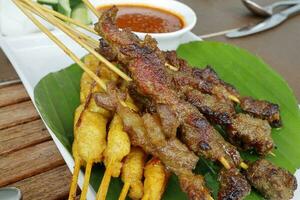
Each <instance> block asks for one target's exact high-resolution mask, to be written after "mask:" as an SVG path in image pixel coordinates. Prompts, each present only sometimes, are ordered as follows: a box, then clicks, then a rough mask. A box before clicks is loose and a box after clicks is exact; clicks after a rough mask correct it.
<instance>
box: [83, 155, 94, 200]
mask: <svg viewBox="0 0 300 200" xmlns="http://www.w3.org/2000/svg"><path fill="white" fill-rule="evenodd" d="M92 166H93V161H91V160H89V161H88V162H87V164H86V166H85V173H84V182H83V187H82V193H81V195H80V200H85V199H86V194H87V190H88V187H89V182H90V177H91V171H92Z"/></svg>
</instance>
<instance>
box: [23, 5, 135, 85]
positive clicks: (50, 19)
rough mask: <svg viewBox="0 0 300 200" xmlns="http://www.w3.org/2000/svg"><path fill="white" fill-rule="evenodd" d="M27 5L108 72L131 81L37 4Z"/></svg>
mask: <svg viewBox="0 0 300 200" xmlns="http://www.w3.org/2000/svg"><path fill="white" fill-rule="evenodd" d="M26 3H27V4H30V5H31V7H32V8H34V9H35V10H36V11H37V12H38V15H39V16H41V17H42V18H44V19H45V20H46V21H48V22H50V23H51V24H53V25H54V26H57V27H58V28H59V29H61V30H62V31H63V32H64V33H66V34H67V35H68V36H70V37H71V38H72V39H73V40H74V41H75V42H77V43H78V44H80V45H81V46H82V47H83V48H85V49H86V50H87V51H88V52H90V53H91V54H93V55H94V56H95V57H96V58H98V59H99V60H100V61H101V62H103V63H104V64H105V65H106V66H107V67H108V68H109V69H110V70H112V71H114V72H115V73H116V74H118V75H119V76H120V77H122V78H123V79H125V80H126V81H132V79H131V78H130V77H129V76H127V75H126V74H125V73H124V72H122V71H121V70H120V69H118V68H117V67H116V66H114V65H113V64H112V63H111V62H109V61H108V60H107V59H106V58H104V57H103V56H102V55H100V54H99V53H98V52H96V51H95V50H94V49H93V48H91V47H90V46H89V45H87V44H85V43H84V42H82V41H81V40H80V39H79V38H77V37H76V36H74V34H72V33H71V32H70V31H69V30H68V29H67V28H66V27H65V26H63V25H62V24H61V23H59V22H60V20H58V19H57V18H55V17H53V16H52V15H49V14H47V13H43V12H42V10H41V9H40V8H39V7H37V6H36V4H37V3H34V2H32V1H30V0H29V1H28V0H26Z"/></svg>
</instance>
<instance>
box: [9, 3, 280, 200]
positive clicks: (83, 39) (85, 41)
mask: <svg viewBox="0 0 300 200" xmlns="http://www.w3.org/2000/svg"><path fill="white" fill-rule="evenodd" d="M13 2H14V3H15V4H16V5H17V6H18V7H19V8H20V10H22V11H23V12H24V14H25V15H26V16H27V17H28V18H29V19H30V20H31V21H32V22H33V23H34V24H35V25H36V26H37V27H38V28H40V29H41V31H42V32H44V33H45V34H46V35H47V36H48V37H49V38H50V39H51V40H52V41H53V42H55V43H56V44H57V45H58V46H59V47H60V48H61V49H62V50H63V51H64V52H65V53H66V54H67V55H68V56H69V57H70V58H72V59H73V60H74V62H76V63H77V64H78V65H79V66H80V67H81V68H82V69H83V70H84V71H85V72H87V73H88V74H89V75H90V76H91V77H92V78H93V79H94V80H95V81H96V82H97V83H98V84H99V85H100V86H101V87H102V88H103V89H104V90H106V85H105V83H104V82H103V80H101V79H100V78H99V77H98V76H97V75H95V74H94V72H92V71H91V70H90V69H88V68H87V67H86V66H85V64H84V63H83V62H82V61H81V60H80V59H79V58H78V57H77V56H76V55H75V54H74V53H73V52H72V51H71V50H70V49H68V48H67V47H66V46H65V45H64V44H63V43H62V42H61V41H60V40H59V39H58V38H57V37H56V36H54V35H53V34H52V33H51V32H50V31H49V30H48V29H47V28H46V27H45V26H44V25H42V24H41V23H40V22H39V21H38V20H37V19H35V17H34V16H33V15H32V14H31V13H30V12H28V11H27V10H30V11H32V12H34V13H36V14H37V15H39V16H41V17H43V18H44V19H45V20H47V21H50V22H52V23H53V25H58V26H59V27H61V28H62V29H63V30H64V32H66V33H67V34H68V35H69V36H70V37H72V39H74V40H75V41H76V42H78V43H79V44H81V45H82V46H83V47H84V48H86V49H89V50H88V51H90V52H91V53H92V52H93V54H94V55H95V54H96V55H95V56H96V57H97V58H98V59H99V60H101V61H102V62H104V63H105V64H106V65H107V66H108V67H109V68H110V69H112V70H113V71H114V72H115V73H117V74H118V75H120V76H121V77H122V78H124V79H125V80H127V81H131V78H130V77H128V76H127V75H126V74H124V73H123V72H122V71H120V70H119V69H117V68H116V67H115V66H114V65H113V64H111V63H110V62H109V61H107V60H106V59H105V58H104V57H102V56H101V55H100V54H98V53H97V52H96V51H94V50H93V49H92V48H94V47H95V46H96V45H93V44H94V43H95V44H97V46H98V43H96V40H94V39H92V38H90V37H88V36H85V34H83V33H81V32H80V31H77V30H74V29H72V27H71V26H69V25H67V24H65V23H64V22H62V21H60V20H58V19H57V18H55V17H53V16H51V15H50V16H49V14H42V10H44V11H46V12H48V13H50V14H53V15H54V16H56V17H58V18H61V19H63V20H66V21H70V19H69V18H68V17H62V16H59V15H58V14H57V13H56V12H55V11H53V12H50V11H49V9H47V8H43V6H40V5H36V4H35V3H33V2H29V1H26V0H23V2H21V1H18V0H13ZM24 8H26V9H24ZM46 9H47V10H46ZM60 15H61V14H60ZM51 17H53V18H54V19H52V18H51ZM71 23H72V22H71ZM73 24H75V25H78V26H79V27H81V28H84V29H85V30H88V31H90V32H93V33H96V32H95V31H91V30H92V29H90V28H87V26H85V25H82V24H80V25H79V23H77V22H75V20H73ZM97 42H98V41H97ZM166 66H167V67H169V68H170V69H172V70H174V71H177V70H178V68H176V67H174V66H172V65H169V64H168V63H166ZM228 97H229V98H230V99H231V100H232V101H234V102H237V103H240V101H239V99H238V98H237V97H235V96H233V95H229V96H228ZM121 103H122V104H124V106H126V104H125V102H121ZM270 155H273V156H276V155H275V154H274V153H272V152H270ZM219 161H220V162H221V163H222V165H224V167H225V168H226V169H229V168H230V165H229V163H228V162H227V160H226V159H225V158H224V157H222V158H220V159H219ZM240 167H241V168H243V169H248V167H249V166H248V165H247V164H246V163H244V162H241V163H240ZM79 168H80V167H77V168H76V165H75V169H74V173H75V172H76V173H77V171H79ZM86 170H87V171H86V173H88V174H89V173H90V169H89V168H87V169H86ZM75 178H76V176H75ZM74 187H75V193H76V185H75V186H73V190H72V191H74ZM129 187H130V184H128V183H125V184H124V187H123V190H122V193H121V195H120V199H121V197H122V196H124V195H125V197H126V195H127V192H128V189H129ZM85 188H86V187H85ZM86 190H87V189H86ZM83 192H84V191H83Z"/></svg>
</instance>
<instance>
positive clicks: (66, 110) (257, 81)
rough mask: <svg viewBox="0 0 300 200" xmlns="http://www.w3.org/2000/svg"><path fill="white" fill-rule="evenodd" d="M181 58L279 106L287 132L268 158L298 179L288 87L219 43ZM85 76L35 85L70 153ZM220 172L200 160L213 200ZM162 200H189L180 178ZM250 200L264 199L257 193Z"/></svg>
mask: <svg viewBox="0 0 300 200" xmlns="http://www.w3.org/2000/svg"><path fill="white" fill-rule="evenodd" d="M177 53H178V55H179V56H180V57H182V58H184V59H186V60H187V61H188V62H189V63H190V64H191V65H192V66H195V67H205V66H207V65H210V66H212V67H213V68H214V69H215V70H216V71H217V73H218V74H219V76H220V77H221V78H222V79H223V80H225V81H226V82H229V83H231V84H233V85H234V86H235V87H236V88H237V89H238V90H239V91H240V92H241V94H242V95H245V96H246V95H248V96H252V97H255V98H257V99H265V100H268V101H271V102H274V103H277V104H279V105H280V109H281V116H282V121H283V127H282V128H280V129H273V130H272V137H273V139H274V141H275V143H276V147H277V148H276V149H275V150H274V153H275V154H276V156H275V157H274V156H267V159H268V160H270V161H271V162H272V163H274V164H276V165H278V166H280V167H283V168H285V169H287V170H289V171H290V172H292V173H294V172H295V170H296V169H298V168H299V167H300V156H299V155H300V149H299V148H297V146H298V144H299V141H300V112H299V109H298V103H297V100H296V98H295V96H294V94H293V92H292V90H291V89H290V87H289V86H288V84H287V83H286V82H285V80H283V79H282V78H281V76H280V75H279V74H277V73H276V72H275V71H274V70H273V69H272V68H270V67H269V66H268V65H267V64H266V63H264V62H263V60H262V59H260V58H259V57H257V56H255V55H252V54H251V53H249V52H247V51H246V50H243V49H241V48H238V47H236V46H232V45H229V44H224V43H219V42H191V43H187V44H183V45H181V46H180V47H179V48H178V49H177ZM81 74H82V70H81V69H80V68H79V66H77V65H76V64H73V65H71V66H69V67H66V68H65V69H63V70H61V71H58V72H55V73H50V74H48V75H47V76H45V77H44V78H43V79H42V80H40V82H39V83H38V84H37V86H36V87H35V90H34V97H35V103H36V105H37V107H38V109H39V111H40V113H41V115H42V117H43V119H44V120H45V122H46V123H47V125H48V126H49V127H50V129H51V130H52V131H53V132H54V133H55V135H56V136H57V138H58V139H59V140H60V141H61V143H62V144H63V145H64V146H65V147H66V148H67V149H68V150H69V151H70V152H71V146H72V142H73V114H74V110H75V108H76V107H77V106H78V105H79V83H80V77H81ZM242 156H243V158H244V159H245V160H250V161H254V160H255V159H257V158H258V157H257V156H256V155H255V154H253V153H251V152H243V153H242ZM218 170H219V166H218V165H216V164H214V163H212V162H210V161H207V160H205V159H203V158H201V159H200V161H199V163H198V165H197V168H196V170H195V172H196V173H201V174H203V176H204V177H205V179H206V183H207V186H208V187H209V188H210V189H211V191H212V192H213V195H214V197H216V195H217V191H218V187H219V184H218V181H217V174H218ZM103 173H104V167H103V165H102V164H97V165H95V166H94V167H93V170H92V176H91V181H90V183H91V184H92V186H93V187H94V189H95V191H97V189H98V187H99V183H100V181H101V179H102V176H103ZM121 187H122V182H121V181H120V179H117V178H114V179H113V180H112V182H111V184H110V188H109V191H108V196H107V199H109V200H113V199H118V196H119V194H120V190H121ZM163 199H170V200H177V199H178V200H182V199H187V197H186V195H185V194H184V193H183V192H182V191H181V189H180V187H179V183H178V179H177V177H176V176H174V175H173V176H171V178H170V180H169V183H168V186H167V189H166V191H165V193H164V196H163ZM246 199H248V200H257V199H263V198H262V196H261V195H260V194H259V193H258V192H256V191H255V190H253V191H252V192H251V194H250V195H249V196H248V197H247V198H246Z"/></svg>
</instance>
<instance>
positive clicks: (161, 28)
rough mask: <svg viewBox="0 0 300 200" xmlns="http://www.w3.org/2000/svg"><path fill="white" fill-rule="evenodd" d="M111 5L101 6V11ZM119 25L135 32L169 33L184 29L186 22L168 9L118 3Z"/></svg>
mask: <svg viewBox="0 0 300 200" xmlns="http://www.w3.org/2000/svg"><path fill="white" fill-rule="evenodd" d="M110 7H111V6H104V7H99V8H98V10H99V11H103V10H106V9H108V8H110ZM117 7H118V9H119V12H118V15H117V25H118V27H119V28H130V29H131V30H132V31H135V32H144V33H169V32H174V31H178V30H180V29H182V28H183V27H184V22H183V20H182V18H180V17H179V16H178V15H176V14H174V13H171V12H169V11H167V10H163V9H159V8H155V7H149V6H146V5H145V6H144V5H118V6H117Z"/></svg>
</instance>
